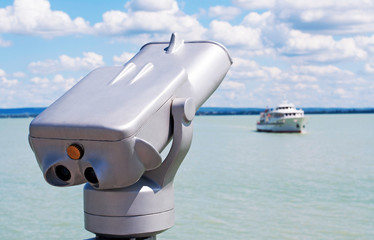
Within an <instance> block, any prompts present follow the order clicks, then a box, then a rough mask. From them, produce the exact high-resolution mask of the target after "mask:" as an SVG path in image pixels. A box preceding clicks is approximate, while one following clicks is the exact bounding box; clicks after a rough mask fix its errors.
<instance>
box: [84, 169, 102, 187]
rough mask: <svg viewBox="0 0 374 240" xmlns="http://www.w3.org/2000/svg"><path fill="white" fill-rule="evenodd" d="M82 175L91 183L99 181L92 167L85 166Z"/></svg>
mask: <svg viewBox="0 0 374 240" xmlns="http://www.w3.org/2000/svg"><path fill="white" fill-rule="evenodd" d="M84 177H85V178H86V179H87V181H89V182H90V183H92V184H97V183H98V182H99V180H97V177H96V174H95V171H94V170H93V168H92V167H89V168H86V170H85V171H84Z"/></svg>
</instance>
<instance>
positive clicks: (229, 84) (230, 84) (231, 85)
mask: <svg viewBox="0 0 374 240" xmlns="http://www.w3.org/2000/svg"><path fill="white" fill-rule="evenodd" d="M220 88H222V89H233V90H240V89H244V88H245V84H244V83H241V82H235V81H228V80H226V81H223V82H222V84H221V86H220Z"/></svg>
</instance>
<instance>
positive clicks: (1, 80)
mask: <svg viewBox="0 0 374 240" xmlns="http://www.w3.org/2000/svg"><path fill="white" fill-rule="evenodd" d="M17 84H18V80H17V79H8V78H6V77H0V86H8V87H9V86H14V85H17Z"/></svg>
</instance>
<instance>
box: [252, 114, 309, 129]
mask: <svg viewBox="0 0 374 240" xmlns="http://www.w3.org/2000/svg"><path fill="white" fill-rule="evenodd" d="M305 124H306V119H305V118H283V119H280V120H277V121H274V122H264V123H257V131H259V132H277V133H302V132H304V131H305Z"/></svg>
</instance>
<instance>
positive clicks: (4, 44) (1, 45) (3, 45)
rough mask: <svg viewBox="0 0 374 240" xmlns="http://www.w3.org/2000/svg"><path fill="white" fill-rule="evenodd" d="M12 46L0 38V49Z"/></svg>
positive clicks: (9, 42)
mask: <svg viewBox="0 0 374 240" xmlns="http://www.w3.org/2000/svg"><path fill="white" fill-rule="evenodd" d="M11 45H12V42H11V41H6V40H4V39H2V37H1V36H0V47H9V46H11Z"/></svg>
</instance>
